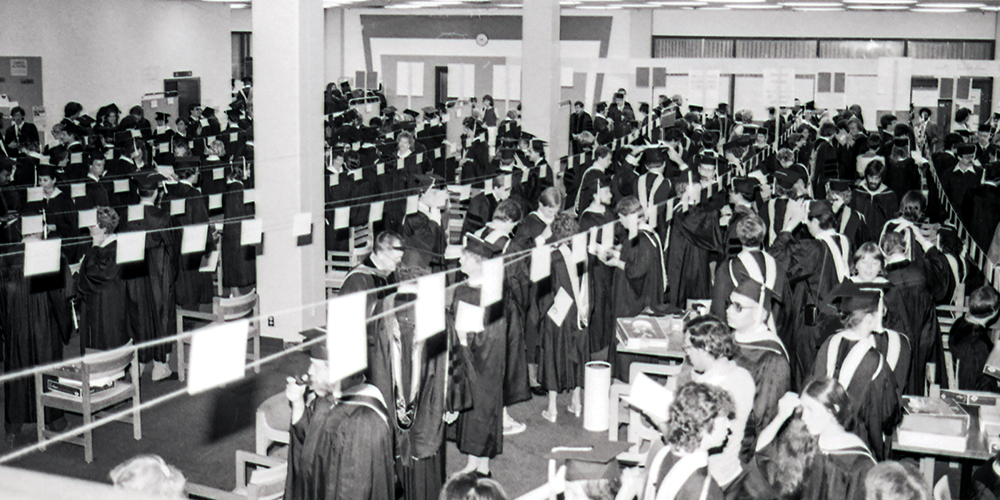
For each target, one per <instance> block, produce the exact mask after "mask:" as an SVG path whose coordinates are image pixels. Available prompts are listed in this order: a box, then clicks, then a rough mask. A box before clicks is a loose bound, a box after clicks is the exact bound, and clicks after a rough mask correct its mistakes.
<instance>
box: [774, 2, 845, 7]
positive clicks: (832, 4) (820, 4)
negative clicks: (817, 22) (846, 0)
mask: <svg viewBox="0 0 1000 500" xmlns="http://www.w3.org/2000/svg"><path fill="white" fill-rule="evenodd" d="M781 5H783V6H785V7H806V8H821V7H840V6H841V3H840V2H781Z"/></svg>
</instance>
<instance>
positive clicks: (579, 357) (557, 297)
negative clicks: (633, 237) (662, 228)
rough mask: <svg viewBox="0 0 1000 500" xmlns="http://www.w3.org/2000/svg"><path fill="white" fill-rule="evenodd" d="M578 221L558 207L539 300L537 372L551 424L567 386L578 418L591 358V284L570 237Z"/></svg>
mask: <svg viewBox="0 0 1000 500" xmlns="http://www.w3.org/2000/svg"><path fill="white" fill-rule="evenodd" d="M579 229H580V226H579V225H578V224H577V222H576V220H575V219H574V218H573V214H572V212H561V213H559V215H556V218H555V220H554V221H552V241H554V242H555V243H554V248H553V249H552V250H551V266H550V276H549V280H548V283H549V285H550V286H548V287H546V288H545V289H546V293H543V294H541V296H540V297H539V299H538V310H539V311H540V312H542V313H543V314H544V316H543V317H542V318H541V323H540V331H539V334H540V336H541V356H540V357H539V364H538V371H539V378H540V382H541V384H542V388H543V389H545V390H547V391H548V396H549V403H548V408H547V409H546V410H545V411H543V412H542V418H544V419H546V420H548V421H549V422H552V423H555V422H556V417H557V416H558V414H559V409H558V407H557V405H556V396H557V395H558V393H560V392H566V391H569V392H570V393H571V400H570V401H571V402H570V405H569V408H568V410H569V412H570V413H572V414H574V415H575V416H577V417H579V416H580V412H581V411H582V407H583V406H582V401H581V389H582V387H583V370H584V365H585V364H586V363H587V361H589V360H590V351H591V350H590V345H589V342H588V341H589V334H588V333H587V326H588V322H589V318H590V304H591V302H590V285H589V282H588V278H589V276H588V274H587V267H586V265H584V261H579V262H578V261H576V259H575V257H576V256H575V255H574V249H573V248H572V246H571V241H570V239H571V237H572V236H573V235H574V234H576V233H577V232H579Z"/></svg>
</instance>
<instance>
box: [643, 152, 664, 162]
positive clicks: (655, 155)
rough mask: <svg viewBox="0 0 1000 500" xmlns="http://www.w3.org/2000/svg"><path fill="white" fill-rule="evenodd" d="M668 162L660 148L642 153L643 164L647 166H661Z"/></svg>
mask: <svg viewBox="0 0 1000 500" xmlns="http://www.w3.org/2000/svg"><path fill="white" fill-rule="evenodd" d="M665 161H666V157H665V156H664V155H663V151H661V150H660V148H649V149H647V150H645V151H643V152H642V162H643V163H644V164H646V165H660V164H662V163H663V162H665Z"/></svg>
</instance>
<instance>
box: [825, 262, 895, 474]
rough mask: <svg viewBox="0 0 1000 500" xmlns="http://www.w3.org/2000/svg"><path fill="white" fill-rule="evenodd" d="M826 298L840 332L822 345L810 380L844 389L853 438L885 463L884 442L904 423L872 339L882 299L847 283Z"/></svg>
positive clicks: (889, 375)
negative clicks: (836, 316) (834, 311)
mask: <svg viewBox="0 0 1000 500" xmlns="http://www.w3.org/2000/svg"><path fill="white" fill-rule="evenodd" d="M830 297H831V301H832V303H833V305H834V306H836V307H837V310H838V312H839V315H840V319H841V323H842V324H843V326H844V329H843V330H841V331H840V332H838V333H836V334H834V335H833V336H831V337H830V338H828V339H826V341H824V342H823V345H822V346H821V347H820V349H819V354H818V355H817V356H816V363H815V365H814V366H813V371H812V374H813V377H815V378H823V377H829V378H834V379H836V380H837V381H838V382H839V383H840V385H841V386H843V387H844V390H846V391H847V394H848V395H850V399H851V411H852V413H853V415H854V416H855V419H856V421H855V424H856V426H855V428H854V433H855V434H857V435H858V437H860V438H861V440H862V441H864V442H865V444H866V445H867V446H868V447H869V449H871V451H872V455H873V456H874V457H875V458H877V459H880V460H885V459H886V458H887V457H888V455H889V447H890V442H889V439H887V436H891V435H892V432H893V430H894V429H895V428H896V426H897V425H898V424H899V422H900V421H901V419H902V399H901V398H900V393H901V392H902V391H901V389H899V388H898V387H897V384H896V377H895V376H894V374H893V371H892V369H891V368H890V367H889V366H887V362H886V360H885V357H883V355H882V354H881V352H880V351H882V349H880V348H879V346H878V344H879V339H878V338H876V336H875V335H874V332H876V331H878V330H879V329H880V328H881V322H882V320H881V317H882V311H881V309H880V308H881V307H882V305H881V302H880V300H879V298H880V297H881V293H880V292H879V291H874V290H871V289H865V288H862V286H861V285H859V284H857V283H854V282H851V281H847V282H845V283H843V284H841V285H840V286H839V287H837V288H836V289H834V290H833V291H832V292H831V295H830ZM898 341H899V340H898V339H897V342H898Z"/></svg>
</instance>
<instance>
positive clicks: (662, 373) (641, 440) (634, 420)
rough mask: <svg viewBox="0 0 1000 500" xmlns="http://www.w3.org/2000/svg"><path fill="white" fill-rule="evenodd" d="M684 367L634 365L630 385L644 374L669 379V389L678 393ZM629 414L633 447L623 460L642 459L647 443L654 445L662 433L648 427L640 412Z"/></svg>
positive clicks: (629, 438)
mask: <svg viewBox="0 0 1000 500" xmlns="http://www.w3.org/2000/svg"><path fill="white" fill-rule="evenodd" d="M682 366H683V365H659V364H653V363H632V365H631V366H629V370H628V380H629V385H630V386H631V385H632V384H633V383H635V379H636V377H638V376H639V374H640V373H644V374H646V375H653V376H654V377H655V376H659V377H668V380H667V388H668V389H670V390H671V391H676V389H677V375H679V374H680V372H681V367H682ZM628 413H629V422H628V442H629V443H632V447H631V448H629V450H628V451H627V452H625V453H624V454H623V455H624V456H623V458H628V459H635V458H639V457H642V456H643V455H644V454H645V452H644V451H643V445H644V444H645V443H647V442H649V443H652V442H655V441H656V440H658V439H660V431H659V430H657V429H655V428H653V427H650V426H649V425H646V420H645V417H643V415H642V414H641V413H639V412H638V411H636V410H633V409H630V410H629V412H628ZM640 463H641V462H640Z"/></svg>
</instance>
